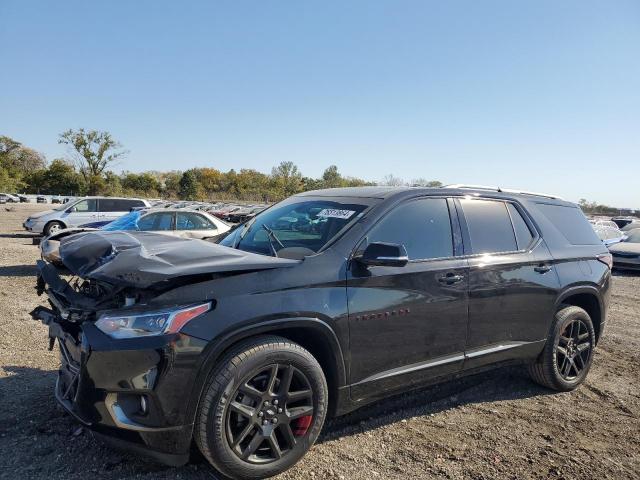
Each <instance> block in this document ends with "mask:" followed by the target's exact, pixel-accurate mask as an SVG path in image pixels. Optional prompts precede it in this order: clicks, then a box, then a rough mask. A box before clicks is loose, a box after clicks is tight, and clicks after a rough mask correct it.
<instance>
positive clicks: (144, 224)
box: [134, 212, 173, 231]
mask: <svg viewBox="0 0 640 480" xmlns="http://www.w3.org/2000/svg"><path fill="white" fill-rule="evenodd" d="M134 213H136V212H134ZM172 224H173V213H171V212H163V213H152V214H150V215H145V216H144V217H142V218H141V219H140V220H138V230H141V231H158V230H162V231H167V230H172Z"/></svg>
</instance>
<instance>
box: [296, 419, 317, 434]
mask: <svg viewBox="0 0 640 480" xmlns="http://www.w3.org/2000/svg"><path fill="white" fill-rule="evenodd" d="M312 420H313V415H306V416H304V417H300V418H299V419H298V420H296V423H295V425H294V427H293V434H294V435H295V436H296V437H301V436H302V435H304V434H305V433H307V430H309V427H310V426H311V421H312Z"/></svg>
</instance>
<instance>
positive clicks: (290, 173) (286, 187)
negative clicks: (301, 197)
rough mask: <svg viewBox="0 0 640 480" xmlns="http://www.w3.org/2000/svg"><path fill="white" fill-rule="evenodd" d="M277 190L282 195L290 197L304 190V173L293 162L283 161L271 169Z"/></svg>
mask: <svg viewBox="0 0 640 480" xmlns="http://www.w3.org/2000/svg"><path fill="white" fill-rule="evenodd" d="M271 179H272V181H273V184H274V188H275V192H274V193H276V194H278V195H279V196H280V197H288V196H290V195H293V194H295V193H298V192H300V191H302V174H301V173H300V171H299V170H298V167H297V166H296V164H295V163H293V162H281V163H280V165H278V166H277V167H273V169H272V170H271Z"/></svg>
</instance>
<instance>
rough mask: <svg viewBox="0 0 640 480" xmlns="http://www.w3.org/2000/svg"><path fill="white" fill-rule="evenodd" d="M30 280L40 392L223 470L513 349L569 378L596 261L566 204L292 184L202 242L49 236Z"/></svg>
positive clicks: (462, 190) (604, 276)
mask: <svg viewBox="0 0 640 480" xmlns="http://www.w3.org/2000/svg"><path fill="white" fill-rule="evenodd" d="M60 257H61V260H62V262H63V263H64V266H65V268H66V270H68V271H70V272H71V273H72V274H73V275H72V276H71V277H70V278H73V281H69V282H68V281H66V280H64V279H63V278H62V277H61V276H60V273H62V272H60V270H59V267H56V266H54V265H52V264H48V263H46V262H44V261H39V262H38V266H39V277H38V285H37V288H38V291H39V293H43V292H46V294H47V295H48V297H49V300H50V304H51V308H43V307H38V308H36V309H35V310H34V311H33V312H32V315H33V317H34V318H37V319H40V320H42V321H43V322H44V323H45V324H47V325H48V326H49V336H50V343H51V346H53V343H54V341H55V340H57V341H58V344H59V347H60V352H61V359H62V362H61V363H62V364H61V367H60V371H59V377H58V382H57V385H56V397H57V399H58V401H59V402H60V403H61V404H62V405H63V406H64V407H65V408H66V409H67V410H68V411H69V412H70V413H71V414H72V415H74V416H75V417H76V418H77V419H78V420H79V421H80V422H82V423H83V424H85V425H87V426H89V427H91V428H92V429H93V430H95V432H97V433H98V434H101V436H103V438H106V439H110V440H112V441H116V443H119V444H121V445H124V446H125V448H127V449H129V450H130V451H134V452H146V453H148V454H151V455H153V456H154V457H155V458H157V459H159V460H161V461H163V462H165V463H169V464H174V465H179V464H182V463H184V462H186V461H187V460H188V455H189V451H190V447H191V445H192V443H193V442H195V444H196V445H197V446H198V448H199V449H200V451H201V452H202V453H203V454H204V456H205V457H206V458H207V459H208V460H209V462H211V464H212V465H213V466H214V467H215V468H217V469H218V470H219V471H221V472H222V473H224V474H226V475H227V476H229V477H232V478H264V477H268V476H271V475H274V474H276V473H278V472H282V471H283V470H285V469H287V468H289V467H291V466H292V465H293V464H294V463H295V462H296V461H298V460H299V459H300V458H301V457H302V456H303V455H304V453H305V452H306V451H307V450H308V449H309V448H310V447H311V445H312V444H313V442H314V441H315V440H316V438H317V436H318V434H319V432H320V429H321V427H322V425H323V422H324V420H325V418H326V417H327V416H328V415H341V414H344V413H346V412H349V411H352V410H354V409H356V408H358V407H360V406H362V405H364V404H366V403H368V402H371V401H374V400H377V399H380V398H382V397H385V396H388V395H391V394H394V393H397V392H399V391H403V390H408V389H412V388H416V387H419V386H422V385H425V384H429V383H434V382H436V381H441V380H443V379H446V378H451V377H452V376H458V375H460V374H466V373H472V372H477V371H478V370H480V369H483V368H486V367H487V366H490V365H499V364H505V363H514V362H520V363H525V364H528V365H529V370H530V372H531V375H532V377H533V379H534V380H535V381H536V382H538V383H540V384H542V385H544V386H546V387H549V388H552V389H555V390H561V391H566V390H572V389H574V388H576V387H577V386H578V385H579V384H580V383H581V382H583V381H584V379H585V376H586V375H587V372H588V370H589V367H590V366H591V362H592V359H593V350H594V348H595V346H596V344H597V342H598V339H599V338H600V336H601V335H602V332H603V330H604V326H605V319H606V312H607V304H608V300H609V286H610V278H611V276H610V268H611V256H610V255H609V253H608V252H607V249H606V248H605V246H604V245H603V244H602V242H601V241H600V240H599V239H598V237H597V236H596V234H595V233H594V231H593V229H592V228H591V227H590V225H589V223H588V222H587V220H586V218H585V217H584V215H583V213H582V212H581V210H580V209H579V208H578V207H577V206H576V205H574V204H572V203H569V202H566V201H563V200H560V199H558V198H554V197H551V196H545V195H538V194H529V193H524V192H507V191H502V190H500V189H488V188H467V187H461V186H458V187H456V188H443V189H429V188H390V187H375V188H368V187H363V188H349V189H330V190H321V191H314V192H307V193H302V194H299V195H295V196H293V197H291V198H288V199H287V200H284V201H283V202H280V203H278V204H276V205H274V206H272V207H271V208H269V209H268V210H265V211H264V212H262V213H260V214H259V215H257V216H256V217H255V218H253V219H252V220H250V221H249V222H247V223H245V224H244V225H241V226H239V227H238V228H236V229H235V230H233V231H232V232H231V233H230V234H229V235H228V236H227V237H226V238H224V239H223V240H222V241H220V243H219V244H214V243H208V242H205V241H200V240H186V239H180V238H175V237H168V236H163V235H158V234H153V233H145V232H134V233H132V232H112V231H108V232H107V231H104V232H103V231H96V232H88V233H80V234H77V235H73V236H70V237H67V238H65V239H63V240H62V242H61V246H60Z"/></svg>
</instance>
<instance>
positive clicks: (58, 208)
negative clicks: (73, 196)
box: [54, 202, 77, 212]
mask: <svg viewBox="0 0 640 480" xmlns="http://www.w3.org/2000/svg"><path fill="white" fill-rule="evenodd" d="M76 203H77V202H76ZM72 206H73V205H69V204H68V203H63V204H62V205H59V206H57V207H56V208H54V210H55V211H56V212H61V211H62V210H66V209H67V208H71V207H72Z"/></svg>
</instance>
